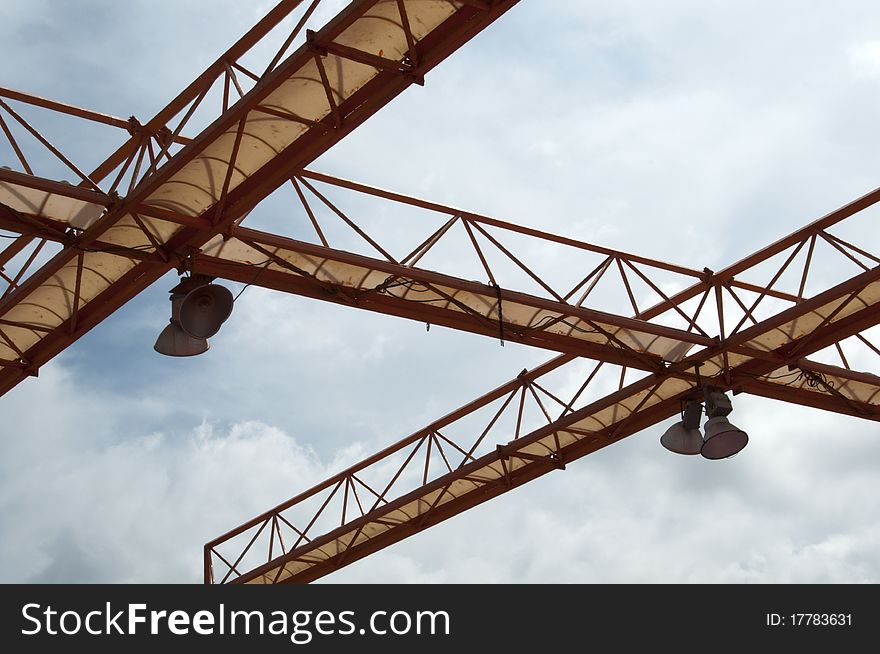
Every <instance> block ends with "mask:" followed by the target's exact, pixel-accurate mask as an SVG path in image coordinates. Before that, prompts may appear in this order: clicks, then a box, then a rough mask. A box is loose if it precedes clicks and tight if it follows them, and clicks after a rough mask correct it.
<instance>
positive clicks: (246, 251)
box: [0, 0, 880, 583]
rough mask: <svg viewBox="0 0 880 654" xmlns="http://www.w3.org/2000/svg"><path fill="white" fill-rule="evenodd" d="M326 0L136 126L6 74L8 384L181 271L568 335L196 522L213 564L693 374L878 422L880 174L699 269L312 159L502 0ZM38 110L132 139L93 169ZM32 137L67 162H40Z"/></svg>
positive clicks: (329, 532) (301, 554) (252, 35)
mask: <svg viewBox="0 0 880 654" xmlns="http://www.w3.org/2000/svg"><path fill="white" fill-rule="evenodd" d="M319 4H320V0H312V1H311V2H303V0H298V1H297V0H287V1H283V2H280V3H279V4H278V5H277V6H276V8H275V9H273V10H272V11H271V12H270V13H269V14H268V15H267V16H266V17H265V18H264V19H263V20H262V21H260V23H258V24H257V25H256V26H255V27H254V28H253V29H252V30H251V31H250V32H248V34H246V35H245V36H244V37H243V38H242V39H241V40H240V41H239V42H238V43H236V44H235V45H234V46H233V47H232V48H230V49H229V50H228V51H227V52H226V53H224V55H223V56H221V57H220V58H219V59H218V60H217V61H216V62H215V63H214V64H212V65H211V66H210V67H209V68H208V69H207V70H206V71H205V72H204V73H203V74H202V75H200V76H199V77H198V78H197V79H196V80H195V81H194V82H193V83H192V84H191V85H190V86H188V87H187V88H186V89H185V90H184V91H183V92H181V94H180V95H179V96H178V97H177V98H175V99H174V100H173V101H172V102H171V103H169V104H168V106H167V107H166V108H165V109H163V110H162V111H160V112H159V113H158V114H157V115H156V116H155V117H154V118H153V119H152V120H150V121H147V122H146V123H144V124H141V123H140V122H139V121H138V120H137V119H136V118H135V117H132V118H130V119H128V120H125V119H122V118H118V117H114V116H109V115H106V114H101V113H98V112H95V111H92V110H89V109H84V108H80V107H74V106H71V105H67V104H64V103H61V102H58V101H54V100H48V99H45V98H40V97H36V96H33V95H30V94H26V93H23V92H20V91H13V90H10V89H3V88H0V132H2V134H3V137H5V138H6V140H7V141H8V143H9V145H10V146H11V147H10V149H11V151H12V152H13V153H14V154H15V157H16V159H17V168H18V169H19V170H12V169H8V168H3V169H0V230H4V231H6V232H10V233H12V235H13V236H12V238H11V239H10V240H9V242H8V244H7V246H6V247H5V249H3V250H0V284H2V285H0V290H2V295H0V394H2V393H5V392H6V391H8V390H9V389H11V388H13V387H14V386H15V385H16V384H18V383H19V382H20V381H21V380H22V379H24V378H25V377H27V376H29V375H36V373H37V371H38V369H39V367H40V366H41V365H43V364H44V363H45V362H47V361H48V360H50V359H51V358H52V357H53V356H55V355H56V354H58V353H59V352H61V351H62V350H63V349H64V348H66V347H67V346H69V345H70V344H72V343H73V342H74V341H75V340H76V339H78V338H79V337H80V336H81V335H83V334H84V333H86V332H87V331H88V330H89V329H91V328H92V327H94V326H95V325H97V324H98V323H99V322H100V321H102V320H103V319H104V318H106V317H107V316H109V315H110V314H111V313H112V312H113V311H115V310H116V309H118V308H119V307H121V306H122V305H123V304H125V303H126V302H127V301H128V300H130V299H131V298H133V297H134V296H135V295H136V294H137V293H139V292H140V291H141V290H143V289H144V288H146V287H147V286H149V285H150V284H152V283H153V282H154V281H156V280H157V279H159V278H160V277H161V276H162V275H164V274H165V273H167V272H168V271H169V270H173V269H177V270H179V271H180V272H182V273H195V274H204V275H208V276H212V277H220V278H225V279H228V280H232V281H236V282H240V283H243V284H247V285H255V286H262V287H265V288H270V289H275V290H278V291H283V292H287V293H293V294H297V295H302V296H305V297H309V298H313V299H318V300H322V301H326V302H334V303H337V304H343V305H345V306H350V307H353V308H359V309H363V310H368V311H375V312H380V313H385V314H389V315H394V316H398V317H404V318H408V319H411V320H417V321H421V322H425V323H428V324H429V325H439V326H444V327H448V328H452V329H458V330H462V331H467V332H471V333H475V334H480V335H483V336H488V337H490V338H493V339H499V340H501V342H502V343H503V342H505V341H509V342H516V343H521V344H523V345H528V346H532V347H538V348H542V349H546V350H550V351H553V352H556V353H559V356H557V357H556V358H554V359H552V360H551V361H549V362H547V363H545V364H544V365H542V366H539V367H537V368H535V369H533V370H530V371H522V373H520V374H519V375H518V376H517V377H516V378H515V379H513V380H511V381H509V382H507V383H506V384H504V385H502V386H500V387H498V388H497V389H495V390H493V391H491V392H490V393H487V394H486V395H484V396H482V397H480V398H478V399H476V400H474V401H473V402H471V403H469V404H467V405H465V406H464V407H461V408H460V409H458V410H456V411H454V412H452V413H450V414H449V415H447V416H445V417H443V418H441V419H439V420H437V421H435V422H434V423H432V424H431V425H428V426H427V427H425V428H424V429H421V430H419V431H417V432H415V433H414V434H412V435H411V436H409V437H408V438H405V439H403V440H401V441H399V442H398V443H396V444H395V445H392V446H390V447H388V448H386V449H385V450H383V451H381V452H379V453H377V454H375V455H373V456H371V457H368V458H367V459H365V460H364V461H361V462H360V463H358V464H356V465H354V466H352V467H350V468H349V469H347V470H346V471H344V472H342V473H340V474H338V475H336V476H334V477H332V478H331V479H328V480H327V481H325V482H323V483H321V484H319V485H317V486H315V487H314V488H312V489H310V490H308V491H305V492H303V493H301V494H300V495H298V496H296V497H294V498H293V499H291V500H290V501H288V502H285V503H283V504H281V505H279V506H277V507H275V508H274V509H272V510H270V511H268V512H266V513H264V514H262V515H260V516H258V517H256V518H254V519H253V520H251V521H248V522H247V523H245V524H244V525H241V526H240V527H238V528H236V529H234V530H232V531H230V532H228V533H227V534H224V535H223V536H221V537H219V538H217V539H215V540H213V541H211V542H210V543H208V544H207V545H206V546H205V550H204V556H205V559H204V560H205V581H206V583H225V582H230V581H232V582H239V583H242V582H244V583H249V582H250V583H276V582H307V581H311V580H314V579H317V578H319V577H321V576H323V575H326V574H328V573H330V572H332V571H333V570H336V569H337V568H339V567H341V566H344V565H346V564H348V563H351V562H353V561H355V560H357V559H359V558H362V557H364V556H367V555H368V554H370V553H372V552H375V551H377V550H379V549H381V548H384V547H386V546H388V545H390V544H392V543H394V542H397V541H399V540H402V539H403V538H406V537H408V536H409V535H411V534H414V533H417V532H419V531H421V530H423V529H426V528H428V527H430V526H431V525H433V524H436V523H438V522H440V521H442V520H445V519H446V518H449V517H451V516H453V515H456V514H458V513H460V512H462V511H465V510H467V509H468V508H470V507H473V506H476V505H477V504H481V503H482V502H485V501H486V500H488V499H491V498H492V497H495V496H496V495H499V494H501V493H504V492H506V491H508V490H510V489H512V488H515V487H517V486H519V485H521V484H523V483H526V482H527V481H530V480H531V479H534V478H536V477H539V476H541V475H543V474H545V473H547V472H550V471H552V470H557V469H564V468H565V466H566V465H567V464H568V463H570V462H571V461H574V460H575V459H577V458H580V457H581V456H585V455H587V454H589V453H591V452H594V451H596V450H597V449H600V448H602V447H605V446H606V445H609V444H611V443H614V442H617V441H619V440H620V439H622V438H625V437H626V436H629V435H631V434H634V433H636V432H638V431H639V430H641V429H644V428H645V427H648V426H650V425H654V424H656V423H657V422H659V421H661V420H664V419H666V418H668V417H670V416H673V415H675V414H676V413H678V412H679V411H680V410H681V407H682V403H683V402H684V401H685V400H687V399H690V398H692V397H695V395H696V394H698V393H699V388H700V387H701V385H702V384H706V383H709V384H712V385H713V386H716V387H719V388H721V389H724V390H732V391H733V392H735V393H739V392H745V393H750V394H754V395H760V396H764V397H769V398H773V399H779V400H783V401H787V402H792V403H797V404H802V405H805V406H812V407H817V408H822V409H825V410H829V411H834V412H838V413H842V414H847V415H851V416H857V417H862V418H866V419H869V420H878V419H880V378H878V377H876V376H874V375H872V374H868V373H865V372H859V371H857V370H855V369H853V366H852V365H851V362H853V363H855V364H856V365H858V366H862V367H864V366H865V365H868V366H870V365H872V364H866V363H865V362H866V361H868V360H869V359H871V358H872V357H875V356H877V355H880V349H878V347H877V346H875V345H874V343H873V341H872V338H871V333H870V330H871V328H873V327H874V326H875V325H876V324H877V323H878V322H880V313H878V311H877V306H876V305H877V303H878V302H880V258H878V256H877V255H875V254H874V253H872V252H871V251H870V246H869V244H866V243H856V242H853V241H858V240H860V239H858V238H853V237H852V236H848V234H851V233H854V232H853V229H852V227H853V225H854V224H855V223H857V222H858V221H859V220H862V221H864V220H870V218H866V217H865V216H866V214H867V213H868V212H870V211H871V208H872V207H874V205H876V204H877V202H878V201H880V189H878V190H875V191H872V192H871V193H869V194H867V195H865V196H864V197H862V198H859V199H857V200H855V201H854V202H852V203H850V204H848V205H846V206H844V207H841V208H840V209H838V210H837V211H834V212H832V213H830V214H828V215H826V216H824V217H822V218H820V219H818V220H816V221H814V222H813V223H810V224H809V225H807V226H806V227H804V228H803V229H800V230H798V231H796V232H794V233H793V234H791V235H789V236H787V237H785V238H783V239H780V240H779V241H777V242H775V243H773V244H771V245H769V246H768V247H766V248H764V249H762V250H760V251H758V252H756V253H754V254H752V255H750V256H748V257H746V258H745V259H743V260H741V261H739V262H737V263H735V264H733V265H731V266H729V267H727V268H725V269H723V270H721V271H718V272H714V271H711V270H708V269H703V270H696V269H692V268H689V267H686V266H680V265H675V264H670V263H666V262H663V261H658V260H655V259H651V258H648V257H643V256H638V255H635V254H631V253H626V252H621V251H618V250H615V249H610V248H605V247H602V246H599V245H594V244H591V243H586V242H582V241H579V240H576V239H572V238H568V237H564V236H560V235H557V234H552V233H549V232H545V231H542V230H539V229H534V228H529V227H524V226H521V225H517V224H514V223H510V222H506V221H503V220H499V219H497V218H492V217H488V216H483V215H479V214H475V213H473V212H468V211H464V210H461V209H457V208H454V207H449V206H445V205H442V204H438V203H433V202H428V201H425V200H420V199H417V198H413V197H410V196H406V195H403V194H400V193H394V192H390V191H386V190H383V189H378V188H375V187H372V186H368V185H365V184H361V183H357V182H353V181H349V180H344V179H340V178H338V177H334V176H332V175H327V174H324V173H318V172H315V171H312V170H309V169H308V168H307V166H308V165H309V164H310V163H311V162H312V161H313V160H314V159H315V158H316V157H317V156H319V155H320V154H321V153H323V152H325V151H326V150H327V149H328V148H330V147H331V146H332V145H333V144H335V143H337V142H338V141H339V140H340V139H342V138H344V137H345V136H346V135H347V134H348V133H349V132H350V131H351V130H353V129H354V128H355V127H357V126H358V125H360V124H361V123H363V122H364V121H365V120H367V119H368V118H369V117H370V116H371V115H372V114H373V113H375V112H376V111H378V110H379V109H381V108H382V107H383V106H384V105H385V104H387V103H388V102H389V101H390V100H391V99H393V98H394V97H396V96H397V95H398V94H399V93H401V92H402V91H403V90H405V89H406V88H407V87H408V86H410V85H411V84H413V83H416V84H421V83H423V80H424V75H425V74H426V73H427V72H429V71H430V70H431V69H432V68H433V67H434V66H436V65H437V64H439V63H440V62H441V61H442V60H443V59H445V58H446V57H447V56H448V55H449V54H451V53H452V52H454V51H455V50H457V49H458V48H459V47H461V46H462V45H463V44H465V43H466V42H467V41H469V40H470V39H471V38H472V37H473V36H475V35H476V34H478V33H479V32H480V31H482V30H483V29H485V28H486V27H488V26H489V25H490V24H491V23H492V22H493V21H494V20H496V19H497V18H498V17H500V16H501V15H502V14H503V13H504V12H506V11H507V10H508V9H509V8H510V7H512V6H513V5H514V4H515V0H497V1H494V2H488V1H486V2H477V1H473V2H471V1H468V2H463V1H461V0H456V1H454V2H449V3H425V2H419V1H418V0H355V1H354V2H351V3H350V4H349V5H348V6H347V7H346V8H345V9H344V10H343V11H341V12H340V13H339V14H338V15H337V16H336V17H335V18H333V19H332V20H331V21H330V22H329V23H328V24H327V25H325V26H324V27H322V28H321V29H320V30H318V31H316V32H313V31H311V30H308V29H307V28H308V25H309V21H310V19H311V17H312V15H313V13H314V12H315V10H316V8H317V7H318V5H319ZM286 18H291V19H292V21H291V22H292V23H293V25H292V27H291V26H286V27H285V26H284V23H283V21H284V20H285V19H286ZM378 26H381V27H378ZM389 26H390V27H389ZM279 31H280V32H281V33H280V35H279ZM269 39H275V40H276V44H277V41H279V40H280V45H279V47H278V48H277V50H276V51H275V54H274V56H273V57H272V58H271V60H270V61H268V62H261V65H260V66H259V67H257V68H256V71H257V72H254V70H255V67H254V65H253V63H251V62H249V61H247V57H248V56H249V55H252V54H253V53H252V50H254V47H255V46H256V45H258V44H261V45H262V44H265V42H266V41H267V40H269ZM297 39H300V40H303V39H304V40H305V42H304V43H302V44H301V45H300V46H298V47H294V45H295V43H296V41H297ZM260 71H261V72H260ZM328 71H331V72H328ZM212 102H214V104H211V103H212ZM217 105H219V106H217ZM29 107H39V108H40V109H42V110H49V111H51V112H54V113H56V114H61V115H64V116H66V117H67V118H68V119H71V120H77V121H86V122H88V123H91V124H95V125H101V126H106V127H108V128H112V129H115V130H120V129H123V130H126V132H127V133H128V135H129V138H128V139H127V140H126V141H125V143H124V144H123V145H122V146H120V147H119V148H118V149H117V150H115V151H114V152H113V153H112V154H111V155H110V156H109V157H108V158H107V159H106V160H105V161H104V162H102V163H101V164H99V165H98V166H97V167H95V168H94V169H93V170H92V171H91V172H90V173H86V172H84V170H85V168H84V167H83V166H78V165H77V164H75V163H74V161H73V160H72V159H71V158H69V157H67V156H65V154H64V153H62V152H61V150H60V149H59V148H57V147H56V146H55V145H53V144H52V143H51V142H49V140H48V139H46V137H45V136H43V134H42V133H41V132H40V131H39V130H38V129H37V127H36V126H35V125H34V123H33V121H32V120H29V119H28V116H27V110H28V108H29ZM197 123H200V124H205V125H207V126H206V127H205V128H204V129H202V130H201V131H200V132H199V133H198V134H197V135H196V136H194V137H188V136H185V135H184V133H183V131H184V128H185V127H187V126H192V125H194V124H197ZM16 130H17V131H18V134H19V136H18V138H17V137H16V134H15V131H16ZM22 135H24V136H25V137H26V138H27V142H25V140H24V139H23V138H22ZM3 137H0V138H3ZM34 145H36V147H37V148H38V149H39V150H40V151H41V153H42V155H45V154H46V153H47V152H48V153H49V155H51V158H52V159H53V160H54V162H55V164H56V165H58V166H60V167H61V168H62V169H64V170H65V171H66V174H68V175H73V176H74V178H75V179H76V180H78V181H77V184H76V185H73V184H69V183H65V182H59V181H56V180H55V179H53V178H52V177H57V173H53V174H40V172H39V171H37V170H36V169H37V168H38V165H37V163H38V162H40V161H42V160H43V159H41V158H40V157H39V156H37V157H35V156H34V155H33V153H32V152H31V151H30V149H29V148H31V147H33V146H34ZM43 158H45V156H44V157H43ZM280 187H285V188H287V189H288V190H289V197H290V200H291V202H290V216H289V220H286V221H285V223H284V224H285V225H288V224H291V225H292V224H294V223H296V222H297V221H299V222H298V224H299V225H300V226H301V227H302V226H304V227H305V228H306V230H307V233H308V234H310V236H308V237H305V238H304V237H303V236H302V230H300V233H299V235H298V236H297V238H292V237H290V236H284V235H281V234H272V233H267V232H265V231H260V230H256V229H252V228H248V227H244V226H243V225H242V224H241V223H242V221H243V219H244V218H245V217H246V216H247V215H248V214H249V212H250V211H251V210H252V209H253V208H254V207H255V206H256V205H257V204H258V203H259V202H260V201H261V200H262V199H263V198H265V197H266V196H267V195H268V194H270V193H272V192H273V191H275V190H276V189H279V188H280ZM352 199H355V200H356V204H357V207H358V208H357V209H356V210H354V211H353V210H351V209H349V208H347V207H348V206H349V205H351V202H352ZM371 202H372V203H380V204H381V205H382V206H385V207H388V206H394V207H395V208H396V209H397V210H400V211H402V212H403V213H404V214H405V215H406V217H407V226H408V228H409V229H410V230H411V231H413V238H414V240H413V242H412V243H409V244H408V245H407V246H406V247H403V246H402V245H401V242H402V241H401V239H399V238H395V235H392V234H380V235H376V234H371V233H370V232H371V231H374V230H372V229H371V215H370V210H369V208H368V207H369V204H370V203H371ZM285 218H288V217H287V216H285ZM862 224H863V223H862ZM862 232H864V229H863V230H862ZM855 233H860V232H859V231H858V228H857V227H856V231H855ZM450 252H452V253H454V256H449V253H450ZM548 260H553V261H566V262H571V266H570V270H571V274H570V276H569V277H568V278H564V279H563V278H562V277H560V275H559V274H557V273H558V271H557V272H551V271H546V270H542V268H546V264H547V261H548ZM474 270H476V271H478V272H477V273H474V272H473V271H474ZM475 275H476V276H479V277H480V278H481V280H482V281H477V280H475V279H474V276H475ZM808 357H813V359H811V358H808ZM838 363H839V365H837V364H838ZM874 363H875V362H874ZM572 380H575V381H574V382H573V381H572Z"/></svg>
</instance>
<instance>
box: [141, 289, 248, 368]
mask: <svg viewBox="0 0 880 654" xmlns="http://www.w3.org/2000/svg"><path fill="white" fill-rule="evenodd" d="M212 281H213V280H212V279H211V278H210V277H204V276H201V275H193V276H192V277H187V278H184V279H182V280H181V281H180V283H179V284H178V285H177V286H175V287H174V288H172V289H171V322H170V324H168V325H166V327H165V329H163V330H162V333H161V334H159V338H158V339H156V343H155V345H153V349H154V350H156V352H158V353H159V354H164V355H166V356H172V357H191V356H196V355H198V354H202V353H204V352H207V351H208V348H209V347H210V345H209V344H208V340H207V339H208V338H209V337H211V336H213V335H214V334H216V333H217V332H218V331H219V329H220V326H221V325H222V324H223V323H224V322H225V321H226V319H227V318H228V317H229V315H230V314H231V313H232V304H233V298H232V293H230V292H229V289H227V288H225V287H223V286H219V285H217V284H213V283H212Z"/></svg>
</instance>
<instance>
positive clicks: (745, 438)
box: [700, 388, 749, 459]
mask: <svg viewBox="0 0 880 654" xmlns="http://www.w3.org/2000/svg"><path fill="white" fill-rule="evenodd" d="M731 411H733V405H732V404H731V402H730V398H728V397H727V395H726V394H724V393H722V392H720V391H715V390H713V389H709V388H707V389H706V417H707V418H708V420H707V421H706V424H705V425H703V431H704V433H705V436H704V437H703V448H702V450H701V451H700V454H702V455H703V456H704V457H705V458H707V459H726V458H727V457H731V456H733V455H734V454H736V453H737V452H739V451H740V450H742V449H743V448H744V447H745V446H746V445H748V443H749V435H748V434H746V433H745V432H744V431H743V430H742V429H739V428H738V427H736V426H734V425H732V424H731V423H730V421H729V420H728V419H727V416H728V415H729V414H730V412H731Z"/></svg>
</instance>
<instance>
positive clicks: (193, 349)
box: [153, 320, 210, 357]
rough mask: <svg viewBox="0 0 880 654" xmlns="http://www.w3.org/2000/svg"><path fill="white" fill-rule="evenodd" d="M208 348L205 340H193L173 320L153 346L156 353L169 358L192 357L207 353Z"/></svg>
mask: <svg viewBox="0 0 880 654" xmlns="http://www.w3.org/2000/svg"><path fill="white" fill-rule="evenodd" d="M209 347H210V346H209V345H208V341H207V340H205V339H204V338H193V337H192V336H190V335H189V334H187V333H186V332H185V331H183V329H181V327H180V324H178V323H177V322H175V321H173V320H172V321H171V322H170V323H168V324H167V325H166V326H165V329H163V330H162V333H161V334H159V338H157V339H156V344H155V345H153V349H154V350H156V352H158V353H159V354H164V355H166V356H169V357H193V356H196V355H197V354H202V353H203V352H207V351H208V348H209Z"/></svg>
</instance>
